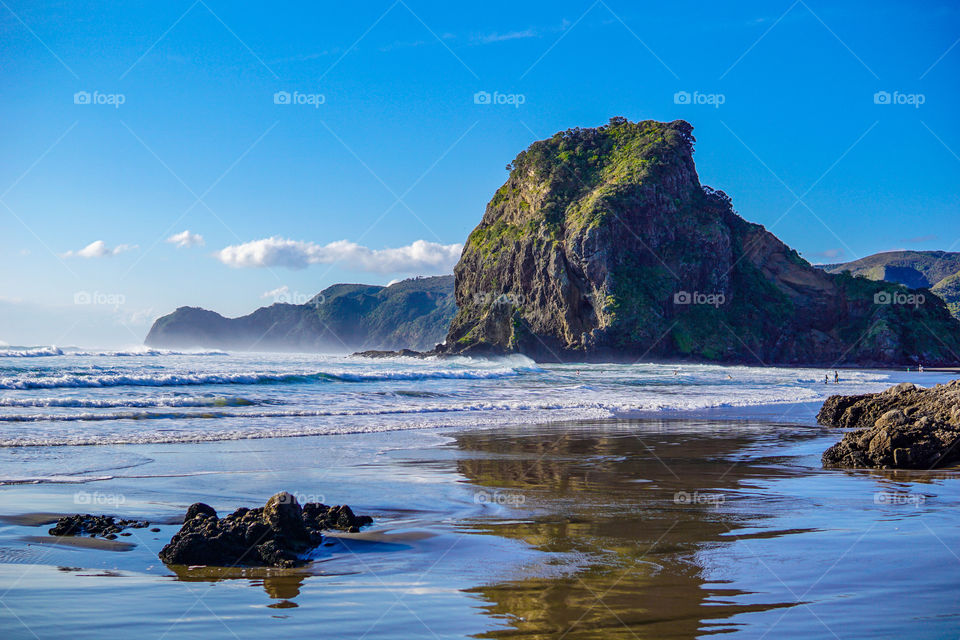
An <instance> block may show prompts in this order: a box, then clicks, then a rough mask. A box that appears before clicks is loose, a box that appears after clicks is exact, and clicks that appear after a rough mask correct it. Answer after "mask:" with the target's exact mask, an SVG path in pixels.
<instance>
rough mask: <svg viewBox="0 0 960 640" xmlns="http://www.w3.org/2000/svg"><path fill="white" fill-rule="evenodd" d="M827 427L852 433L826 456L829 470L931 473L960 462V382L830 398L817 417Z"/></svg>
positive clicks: (904, 387)
mask: <svg viewBox="0 0 960 640" xmlns="http://www.w3.org/2000/svg"><path fill="white" fill-rule="evenodd" d="M817 422H819V423H820V424H822V425H825V426H828V427H843V428H853V429H856V431H851V432H850V433H847V434H846V435H844V436H843V439H842V440H841V441H840V442H838V443H837V444H835V445H833V446H832V447H830V448H829V449H827V450H826V452H824V454H823V466H825V467H872V468H876V469H890V468H895V469H932V468H934V467H938V466H944V465H947V464H950V463H955V462H957V461H960V380H954V381H953V382H951V383H949V384H946V385H939V384H938V385H937V386H935V387H933V388H930V389H922V388H920V387H917V386H916V385H913V384H910V383H902V384H898V385H896V386H894V387H891V388H889V389H887V390H886V391H883V392H881V393H871V394H865V395H859V396H831V397H830V398H828V399H827V401H826V402H824V403H823V407H822V408H821V409H820V412H819V413H818V414H817Z"/></svg>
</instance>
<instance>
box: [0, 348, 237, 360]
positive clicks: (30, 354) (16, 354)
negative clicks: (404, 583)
mask: <svg viewBox="0 0 960 640" xmlns="http://www.w3.org/2000/svg"><path fill="white" fill-rule="evenodd" d="M226 355H229V354H228V353H227V352H226V351H171V350H167V349H150V348H146V347H144V348H142V349H129V350H126V351H84V350H81V349H69V348H65V349H61V348H59V347H55V346H48V347H22V348H16V347H13V348H11V347H4V348H0V358H37V357H50V356H77V357H98V356H99V357H113V358H142V357H158V356H226Z"/></svg>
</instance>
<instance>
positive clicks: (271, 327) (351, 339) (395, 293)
mask: <svg viewBox="0 0 960 640" xmlns="http://www.w3.org/2000/svg"><path fill="white" fill-rule="evenodd" d="M455 311H456V306H455V304H454V298H453V276H435V277H429V278H413V279H410V280H403V281H401V282H397V283H395V284H392V285H390V286H389V287H380V286H375V285H365V284H338V285H333V286H332V287H328V288H326V289H324V290H323V291H321V292H320V293H318V294H317V295H316V296H314V297H313V298H311V299H310V300H308V301H306V302H305V303H304V304H290V303H289V302H278V303H276V304H273V305H271V306H269V307H261V308H260V309H257V310H256V311H254V312H253V313H251V314H249V315H246V316H242V317H240V318H225V317H223V316H222V315H220V314H219V313H215V312H213V311H207V310H206V309H200V308H197V307H180V308H179V309H177V310H176V311H174V312H173V313H171V314H169V315H166V316H163V317H162V318H159V319H157V321H156V322H154V323H153V327H151V329H150V333H149V334H147V337H146V339H145V340H144V343H145V344H147V345H148V346H151V347H162V348H173V349H183V348H194V347H199V348H207V349H210V348H212V349H233V350H240V351H246V350H251V351H323V352H328V353H330V352H333V353H336V352H349V351H353V350H357V349H428V348H430V347H432V346H434V345H435V344H436V343H437V342H440V341H441V340H443V336H444V335H445V334H446V331H447V327H448V326H449V325H450V319H451V318H453V314H454V312H455Z"/></svg>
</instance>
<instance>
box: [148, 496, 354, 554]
mask: <svg viewBox="0 0 960 640" xmlns="http://www.w3.org/2000/svg"><path fill="white" fill-rule="evenodd" d="M372 522H373V519H372V518H371V517H369V516H357V515H354V513H353V511H351V510H350V507H348V506H346V505H343V506H335V507H328V506H327V505H324V504H319V503H316V502H308V503H307V504H305V505H303V506H302V507H301V506H300V504H299V503H298V502H297V499H296V498H295V497H294V496H293V495H291V494H289V493H287V492H285V491H284V492H282V493H278V494H276V495H275V496H273V497H272V498H270V499H269V500H268V501H267V504H266V505H265V506H263V507H257V508H255V509H247V508H245V507H241V508H240V509H237V510H236V511H234V512H233V513H232V514H230V515H229V516H227V517H225V518H218V517H217V512H216V511H215V510H214V509H213V507H211V506H209V505H206V504H203V503H202V502H198V503H196V504H193V505H190V508H189V509H187V514H186V516H185V517H184V523H183V527H182V528H181V529H180V531H178V532H177V533H176V534H175V535H174V536H173V538H172V539H171V540H170V543H169V544H168V545H166V546H165V547H164V548H163V549H162V550H161V551H160V560H162V561H163V562H164V563H166V564H183V565H208V566H219V567H228V566H236V565H245V566H273V567H294V566H298V565H301V564H304V563H305V562H306V561H305V560H303V559H302V557H301V555H302V554H303V553H304V552H306V551H309V550H310V549H312V548H313V547H316V546H318V545H319V544H320V543H321V541H322V539H323V536H322V534H321V532H322V531H326V530H329V529H339V530H341V531H350V532H356V531H359V530H360V527H363V526H365V525H368V524H370V523H372Z"/></svg>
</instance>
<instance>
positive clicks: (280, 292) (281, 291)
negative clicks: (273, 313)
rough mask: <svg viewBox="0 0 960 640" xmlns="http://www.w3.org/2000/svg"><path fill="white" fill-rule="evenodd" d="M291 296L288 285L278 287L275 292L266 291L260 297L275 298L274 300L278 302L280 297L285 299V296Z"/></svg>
mask: <svg viewBox="0 0 960 640" xmlns="http://www.w3.org/2000/svg"><path fill="white" fill-rule="evenodd" d="M289 295H290V287H288V286H287V285H283V286H282V287H277V288H276V289H274V290H273V291H264V292H263V293H262V294H261V295H260V297H261V298H273V299H275V300H276V299H277V298H280V297H283V296H289Z"/></svg>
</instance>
